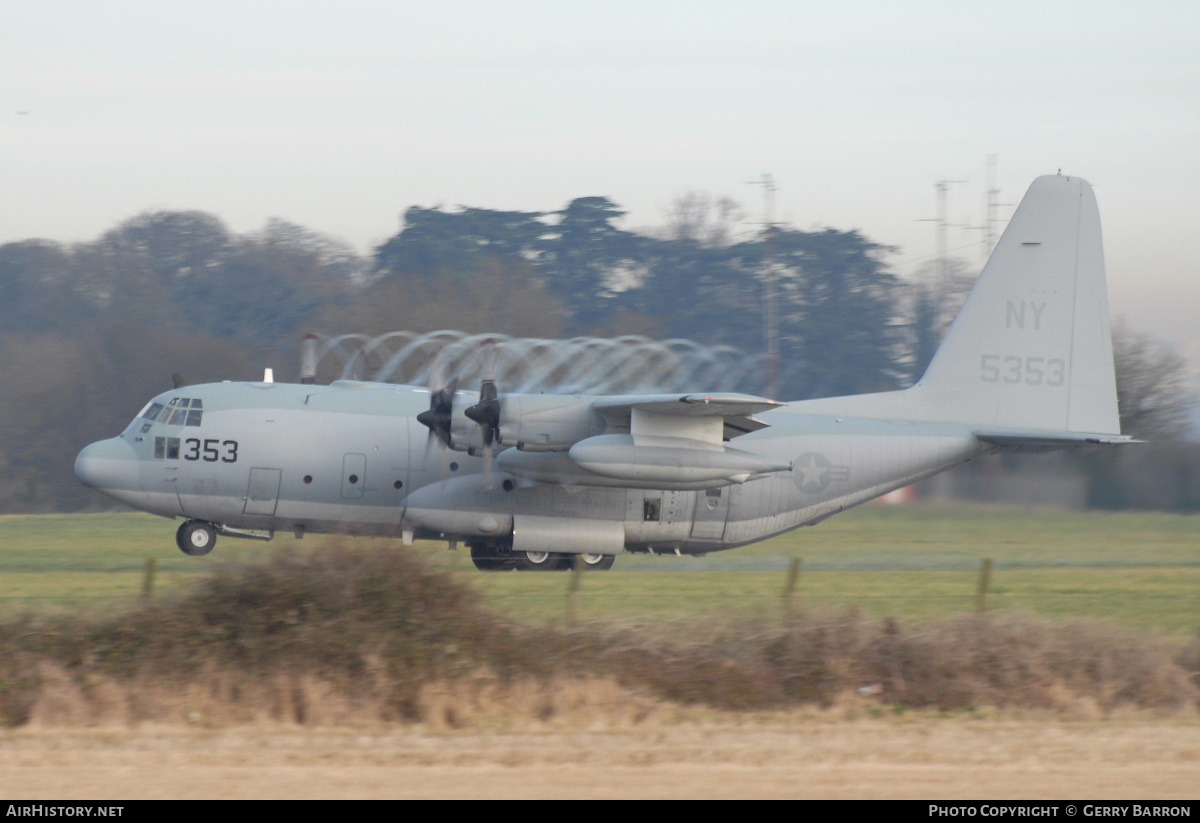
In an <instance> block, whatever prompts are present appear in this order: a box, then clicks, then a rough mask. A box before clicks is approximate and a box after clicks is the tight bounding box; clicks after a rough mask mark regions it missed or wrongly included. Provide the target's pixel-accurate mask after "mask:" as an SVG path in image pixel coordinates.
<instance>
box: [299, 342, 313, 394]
mask: <svg viewBox="0 0 1200 823" xmlns="http://www.w3.org/2000/svg"><path fill="white" fill-rule="evenodd" d="M300 382H301V383H303V384H305V385H311V384H313V383H316V382H317V336H316V335H315V334H306V335H304V344H303V348H302V349H301V351H300Z"/></svg>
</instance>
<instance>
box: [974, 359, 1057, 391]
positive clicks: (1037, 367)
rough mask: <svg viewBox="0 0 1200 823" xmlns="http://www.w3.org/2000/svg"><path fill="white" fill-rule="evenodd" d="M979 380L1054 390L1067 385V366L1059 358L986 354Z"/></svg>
mask: <svg viewBox="0 0 1200 823" xmlns="http://www.w3.org/2000/svg"><path fill="white" fill-rule="evenodd" d="M979 379H980V380H982V381H983V382H984V383H1024V384H1025V385H1027V386H1049V387H1051V388H1054V387H1056V386H1061V385H1063V384H1064V383H1066V380H1067V364H1066V362H1064V361H1063V360H1060V359H1059V358H1057V357H1052V358H1050V359H1049V360H1047V359H1046V358H1044V357H1025V358H1021V357H1016V356H1014V355H999V354H985V355H983V357H982V358H980V361H979Z"/></svg>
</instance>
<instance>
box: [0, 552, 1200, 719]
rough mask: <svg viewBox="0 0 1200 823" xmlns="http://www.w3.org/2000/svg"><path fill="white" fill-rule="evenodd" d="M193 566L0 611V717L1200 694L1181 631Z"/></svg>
mask: <svg viewBox="0 0 1200 823" xmlns="http://www.w3.org/2000/svg"><path fill="white" fill-rule="evenodd" d="M211 568H213V572H212V573H211V574H209V575H206V576H205V577H204V578H203V579H202V580H201V581H200V582H199V583H198V584H197V585H194V586H190V587H187V588H186V589H181V590H179V591H178V592H176V593H175V594H173V595H170V596H164V597H157V598H153V599H150V600H146V601H144V602H142V603H139V604H137V605H134V606H131V607H127V608H124V609H121V610H118V611H109V612H107V613H102V614H100V613H98V614H91V615H87V616H80V615H72V614H61V613H60V614H26V615H23V616H16V617H9V618H5V619H3V620H2V621H0V724H2V725H5V726H9V727H15V726H22V725H25V724H28V723H36V724H39V725H62V724H72V725H79V724H82V725H88V724H92V723H97V722H123V723H139V722H149V721H154V722H200V721H201V720H203V721H205V722H223V723H236V722H261V721H264V720H270V721H276V722H286V723H299V724H317V725H328V724H337V723H349V724H360V725H361V724H369V723H375V722H385V723H387V722H430V721H433V720H437V721H438V722H442V723H449V724H450V725H457V724H458V723H461V722H467V721H466V720H465V718H468V717H469V716H470V715H471V713H472V706H474V705H477V704H478V702H479V701H480V700H482V699H483V695H484V694H487V695H488V696H489V698H488V699H490V700H493V701H495V702H497V703H499V704H501V707H502V705H503V704H504V703H506V702H508V701H513V702H515V703H528V700H529V695H530V694H533V695H536V698H535V702H537V704H538V706H539V707H540V708H538V709H537V710H536V712H535V714H536V715H537V716H538V717H539V718H540V719H550V718H552V717H553V715H554V712H555V711H556V710H557V709H556V706H557V705H559V703H558V702H556V701H560V700H561V697H560V695H561V694H562V693H563V690H564V689H565V690H566V692H565V693H567V694H571V695H575V697H572V698H571V699H576V700H577V699H587V697H586V696H587V695H588V694H589V693H592V692H595V693H598V694H602V695H604V699H605V700H606V701H609V702H610V703H612V704H613V705H612V710H613V711H615V712H616V713H618V714H621V715H622V716H628V707H629V706H637V705H645V702H646V701H667V702H670V703H674V704H693V705H700V706H707V707H711V708H714V709H720V710H740V711H747V710H777V709H787V708H794V707H800V706H805V705H813V706H821V707H829V706H833V705H835V704H837V703H839V702H841V701H845V700H848V699H851V700H859V701H864V702H866V703H868V704H869V705H873V706H879V707H891V708H893V709H896V710H900V709H904V708H935V709H940V710H948V711H953V710H965V709H972V708H978V707H999V708H1016V709H1026V708H1028V709H1049V710H1061V711H1076V710H1078V709H1079V708H1080V707H1081V706H1086V707H1087V710H1088V711H1089V712H1102V713H1103V712H1110V711H1113V710H1117V709H1120V708H1123V707H1134V708H1142V709H1154V710H1166V711H1183V710H1188V711H1194V710H1195V709H1196V707H1197V699H1198V697H1200V641H1193V642H1192V643H1191V644H1190V645H1188V646H1187V647H1186V648H1185V649H1183V650H1182V651H1181V650H1179V649H1178V648H1173V647H1172V646H1171V645H1169V644H1167V643H1166V642H1165V641H1164V640H1163V639H1161V638H1160V637H1157V636H1155V635H1151V634H1148V633H1146V632H1142V631H1137V630H1133V629H1129V628H1125V627H1121V626H1116V625H1113V624H1111V623H1107V622H1101V621H1087V620H1070V621H1062V620H1052V619H1049V618H1042V617H1035V616H1032V615H1028V614H1024V613H1018V612H1002V613H985V614H966V615H964V614H959V615H958V616H955V617H949V618H943V619H938V620H934V621H929V622H924V623H921V624H919V625H913V624H908V623H906V622H903V621H900V620H897V619H894V618H891V617H887V618H883V619H879V618H874V617H868V616H866V615H865V614H863V613H862V612H861V611H859V610H857V609H853V608H847V607H833V608H811V607H808V608H801V609H798V610H795V611H794V612H792V613H790V614H787V615H781V616H780V617H779V618H778V619H775V620H762V619H753V618H752V617H748V616H745V615H741V616H739V615H726V614H721V607H720V604H719V603H717V602H716V601H712V600H710V601H708V602H707V603H703V602H702V603H697V608H698V609H704V608H705V606H707V610H706V613H705V614H704V615H703V616H702V617H697V616H695V615H693V616H691V617H689V618H687V619H681V618H678V617H674V618H670V617H661V618H653V617H650V619H646V618H643V619H641V620H630V619H616V618H612V617H609V618H606V619H596V620H586V621H581V622H578V623H576V624H574V625H570V626H560V627H554V626H549V625H544V624H537V623H532V622H527V621H517V620H514V619H513V618H512V617H511V616H510V615H508V614H505V613H503V612H502V611H501V610H500V609H499V608H497V607H496V605H494V604H492V605H489V603H488V602H487V598H486V596H485V594H484V592H483V591H481V589H480V587H478V586H474V585H470V584H469V583H468V582H467V579H466V578H464V577H463V576H462V575H460V574H457V573H456V572H454V571H453V570H448V569H444V568H438V567H437V564H435V563H433V562H430V560H429V559H428V558H427V557H426V556H424V555H423V554H422V553H420V552H414V551H406V550H398V549H397V548H396V547H395V546H391V545H381V544H378V543H374V544H370V543H361V544H356V545H352V544H351V543H350V542H348V541H333V542H331V543H330V544H328V545H324V546H319V547H316V548H314V549H312V550H307V551H290V552H276V553H274V554H272V555H270V557H269V559H267V560H266V562H261V563H254V564H242V563H237V564H218V565H216V566H213V567H211ZM733 574H736V573H733ZM591 576H593V575H592V574H585V575H584V577H591ZM594 576H595V577H606V579H607V580H612V581H615V582H619V581H621V580H630V579H636V580H644V579H649V578H660V579H661V578H663V575H653V574H646V575H630V574H619V573H615V572H613V573H608V574H607V575H604V574H601V573H595V574H594ZM489 577H494V578H517V577H519V575H518V574H517V573H511V574H508V575H492V576H489ZM528 577H530V578H558V579H559V580H562V579H563V577H564V576H563V575H552V574H545V575H538V574H536V573H535V574H530V575H528ZM590 584H591V580H588V581H587V583H586V584H585V585H590ZM614 688H615V689H616V690H617V691H616V693H615V694H614V692H613V689H614ZM447 694H449V695H451V696H452V697H451V699H449V700H447V699H446V698H445V696H446V695H447ZM431 695H441V697H440V698H435V697H431ZM518 696H520V697H518ZM434 713H436V714H437V715H438V717H436V718H434V717H433V716H432V714H434ZM214 719H216V720H214Z"/></svg>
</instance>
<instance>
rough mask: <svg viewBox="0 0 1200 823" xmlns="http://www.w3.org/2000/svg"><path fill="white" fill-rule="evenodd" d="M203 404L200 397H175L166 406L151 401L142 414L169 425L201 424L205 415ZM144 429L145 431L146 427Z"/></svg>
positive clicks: (149, 418) (148, 418)
mask: <svg viewBox="0 0 1200 823" xmlns="http://www.w3.org/2000/svg"><path fill="white" fill-rule="evenodd" d="M202 406H203V404H202V403H201V402H200V398H198V397H197V398H191V397H173V398H171V402H170V403H168V404H167V405H165V406H164V405H162V404H161V403H151V404H150V406H148V407H147V408H146V410H145V411H144V412H142V415H141V416H142V417H144V418H146V419H147V420H151V421H153V420H157V421H158V422H159V423H162V424H164V425H167V426H199V425H200V423H201V420H202V419H203V417H204V412H203V411H202V410H201V408H202ZM142 430H143V431H145V427H143V429H142Z"/></svg>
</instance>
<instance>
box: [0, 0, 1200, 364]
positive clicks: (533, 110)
mask: <svg viewBox="0 0 1200 823" xmlns="http://www.w3.org/2000/svg"><path fill="white" fill-rule="evenodd" d="M1198 153H1200V3H1196V2H1194V0H1191V1H1190V2H1189V1H1186V0H1180V1H1179V2H1161V1H1159V2H1155V0H1149V2H1141V3H1130V2H1128V0H1125V2H1120V3H1117V2H1106V0H1088V2H1055V0H1041V2H1003V0H1000V2H994V3H991V4H987V5H984V4H966V3H961V2H937V1H935V0H929V1H928V2H889V3H883V2H853V1H851V2H842V3H836V4H835V3H830V2H820V3H816V2H814V3H808V2H801V0H779V1H778V2H772V1H771V0H738V1H737V2H734V1H733V0H724V2H707V0H689V1H688V2H661V1H655V0H652V1H651V2H646V0H639V2H625V0H606V1H605V2H596V0H590V2H572V0H553V2H526V1H525V0H505V1H504V2H500V0H496V2H467V1H466V0H464V1H463V2H443V3H429V2H421V3H417V2H401V1H400V0H390V1H388V2H384V1H383V0H379V2H375V1H373V0H357V1H356V0H339V1H338V2H336V3H333V2H329V3H312V2H301V1H300V0H289V2H259V1H258V0H237V2H214V1H213V0H207V2H202V3H201V2H184V1H183V0H173V2H131V1H122V0H107V1H106V2H103V3H96V2H79V1H78V0H76V1H74V2H72V1H69V0H64V1H63V2H54V0H41V1H40V2H31V0H0V242H9V241H12V240H19V239H26V238H30V237H44V238H49V239H54V240H61V241H75V240H86V239H92V238H94V237H95V236H97V235H98V234H100V233H101V232H103V231H105V230H106V229H109V228H111V227H112V226H114V225H115V224H116V223H118V222H119V221H121V220H123V219H125V218H128V217H130V216H132V215H134V214H137V213H139V212H141V211H144V210H147V209H159V208H168V209H201V210H204V211H208V212H212V213H214V214H216V215H218V216H220V217H221V218H222V219H224V220H225V221H226V222H227V223H228V224H229V226H230V227H231V228H232V229H234V230H235V231H249V230H253V229H257V228H260V227H261V226H262V225H263V224H264V223H265V222H266V220H267V219H268V218H270V217H281V218H284V219H287V220H291V221H293V222H296V223H300V224H302V225H304V226H307V227H308V228H311V229H314V230H317V231H322V232H326V233H329V234H332V235H335V236H338V237H340V238H342V239H344V240H347V241H349V242H350V243H351V244H353V245H354V246H355V247H357V248H358V249H359V250H360V251H362V252H368V251H370V249H371V248H372V247H373V246H374V245H376V244H378V243H380V242H382V241H383V240H385V239H386V238H387V237H389V236H391V235H392V234H394V233H395V232H396V231H397V230H398V229H399V228H400V222H399V216H400V214H401V212H402V211H403V210H404V209H405V208H406V207H408V206H410V205H423V206H433V205H438V204H444V205H447V206H454V205H459V204H464V205H472V206H481V207H486V208H496V209H523V210H530V211H550V210H554V209H559V208H562V207H563V206H564V205H565V204H566V203H567V202H568V201H570V200H571V199H573V198H576V197H581V196H588V195H606V196H608V197H610V198H612V199H613V200H614V201H616V202H617V203H619V204H620V205H622V206H623V207H624V208H625V209H627V210H628V212H629V215H628V217H627V219H626V222H625V224H624V225H625V227H626V228H631V229H638V228H642V227H648V226H655V225H661V224H662V223H663V222H664V220H665V213H666V210H667V209H668V208H669V206H670V204H671V202H672V200H673V199H675V198H676V197H678V196H679V195H681V194H683V193H685V192H688V191H693V190H694V191H704V192H710V193H712V194H714V195H718V196H728V197H732V198H734V199H736V200H738V201H740V202H741V203H742V204H743V206H744V207H745V209H746V211H747V215H748V220H762V193H761V187H755V186H751V185H749V184H748V182H747V181H750V180H752V179H758V178H760V177H761V176H762V175H763V174H764V173H770V174H771V175H773V177H774V180H775V183H776V185H777V186H778V192H777V194H776V198H777V200H776V217H777V219H780V220H785V221H788V222H790V223H792V224H793V225H795V226H797V227H800V228H812V227H815V226H832V227H834V228H838V229H859V230H861V231H862V232H863V233H864V234H865V235H866V236H867V237H868V238H870V239H871V240H873V241H875V242H878V243H882V244H887V245H894V246H898V247H900V251H899V253H898V254H897V255H895V256H894V258H893V263H894V265H895V267H896V270H897V271H899V272H900V273H903V274H907V273H909V272H911V271H912V270H913V269H914V268H915V267H916V265H917V264H919V262H921V261H924V260H926V259H928V258H929V257H930V256H931V255H933V254H934V252H935V249H936V246H935V239H934V238H935V233H934V228H933V224H932V223H930V222H921V219H922V218H930V217H933V216H934V214H935V209H936V205H935V197H934V184H935V182H937V181H938V180H961V181H966V182H962V183H955V184H953V185H952V186H951V187H950V198H949V211H948V216H949V218H950V220H951V222H954V223H960V224H966V225H970V226H979V225H980V224H981V222H982V220H983V203H984V193H983V192H984V189H985V163H986V158H987V157H988V156H989V155H995V156H996V159H997V161H996V184H997V186H998V187H999V188H1000V189H1001V190H1002V195H1001V198H1000V199H1001V201H1002V202H1004V203H1008V204H1015V203H1016V202H1017V200H1018V199H1019V198H1020V196H1021V194H1022V193H1023V192H1024V190H1025V188H1026V187H1027V186H1028V185H1029V183H1030V182H1031V181H1032V179H1033V178H1034V177H1036V176H1037V175H1039V174H1046V173H1054V172H1056V171H1057V170H1059V169H1060V168H1061V169H1062V170H1063V172H1064V173H1069V174H1073V175H1079V176H1082V177H1084V178H1086V179H1088V180H1090V181H1091V182H1092V184H1093V185H1094V186H1095V188H1096V194H1097V197H1098V199H1099V202H1100V210H1101V216H1102V219H1103V221H1104V228H1105V238H1106V247H1107V253H1108V261H1109V282H1110V293H1111V296H1112V310H1113V314H1114V315H1116V316H1121V315H1124V316H1126V317H1128V319H1129V320H1130V321H1131V323H1132V324H1133V325H1134V326H1135V327H1137V328H1139V329H1142V330H1145V331H1149V332H1152V333H1155V334H1157V335H1159V336H1162V337H1166V338H1168V339H1170V340H1172V341H1174V342H1175V343H1176V344H1178V345H1179V346H1180V347H1181V349H1183V350H1184V351H1186V352H1188V353H1189V355H1191V356H1193V357H1196V358H1197V360H1198V362H1200V308H1198V305H1197V293H1198V289H1197V274H1196V271H1195V262H1194V261H1195V260H1196V259H1197V256H1198V253H1200V239H1198V238H1200V229H1198V227H1197V220H1198V218H1200V195H1198V192H1200V160H1198ZM1002 212H1003V213H1004V214H1005V215H1007V214H1008V213H1010V212H1011V205H1010V206H1009V207H1008V208H1006V209H1003V210H1002ZM746 228H747V230H750V229H751V228H752V226H750V225H749V223H748V224H747V227H746ZM979 238H980V234H979V231H978V230H977V229H951V230H950V233H949V237H948V239H949V245H950V247H951V248H958V247H962V248H961V250H960V251H959V252H958V254H960V255H962V256H964V257H966V258H968V259H969V260H970V261H971V262H972V263H973V264H977V263H978V252H977V250H976V248H975V247H973V246H972V244H977V243H978V241H979Z"/></svg>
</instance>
